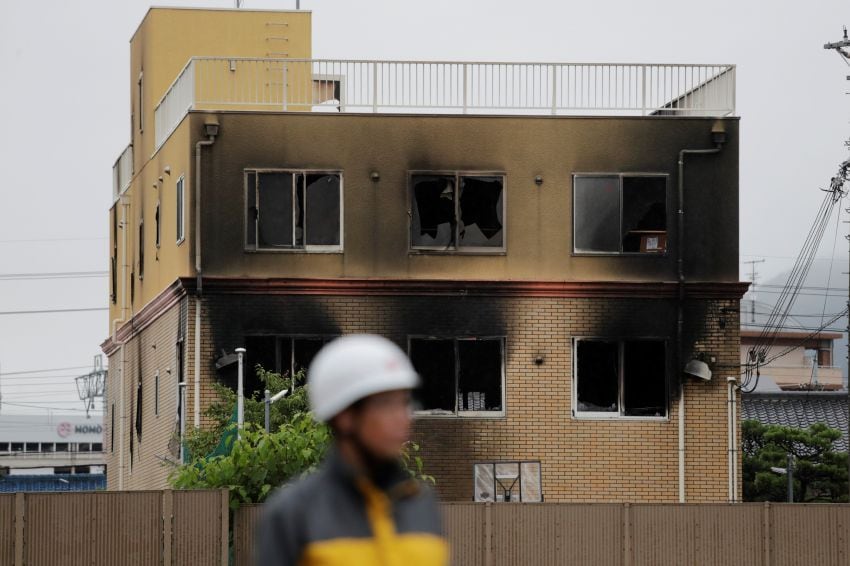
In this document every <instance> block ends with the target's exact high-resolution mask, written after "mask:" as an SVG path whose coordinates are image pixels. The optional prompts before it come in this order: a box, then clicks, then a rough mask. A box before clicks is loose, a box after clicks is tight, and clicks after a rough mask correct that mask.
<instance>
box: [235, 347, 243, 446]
mask: <svg viewBox="0 0 850 566" xmlns="http://www.w3.org/2000/svg"><path fill="white" fill-rule="evenodd" d="M236 355H237V357H238V362H239V364H238V367H239V369H238V370H237V371H238V374H237V375H238V377H237V380H236V428H237V430H238V431H239V432H238V436H239V437H240V438H241V437H242V427H243V426H244V424H245V375H244V373H245V372H244V367H243V366H244V361H245V348H236Z"/></svg>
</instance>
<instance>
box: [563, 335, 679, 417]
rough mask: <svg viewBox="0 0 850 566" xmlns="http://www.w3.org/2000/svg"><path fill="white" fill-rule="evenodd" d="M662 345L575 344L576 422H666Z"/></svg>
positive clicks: (642, 341)
mask: <svg viewBox="0 0 850 566" xmlns="http://www.w3.org/2000/svg"><path fill="white" fill-rule="evenodd" d="M666 350H667V347H666V343H665V341H664V340H657V339H637V340H608V339H595V338H594V339H578V340H576V341H575V348H574V353H575V356H574V357H575V366H574V374H573V375H574V380H573V390H574V392H575V393H574V413H575V414H576V415H577V416H606V417H618V416H619V417H666V416H667V401H668V399H667V391H668V389H667V353H666Z"/></svg>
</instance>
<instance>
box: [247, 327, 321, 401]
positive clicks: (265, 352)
mask: <svg viewBox="0 0 850 566" xmlns="http://www.w3.org/2000/svg"><path fill="white" fill-rule="evenodd" d="M334 338H336V336H324V335H310V336H274V335H266V336H246V337H245V376H244V387H245V395H247V396H254V395H255V394H256V395H259V396H262V395H263V391H264V389H265V385H264V384H263V382H262V380H261V379H260V375H259V372H257V366H258V365H259V366H261V367H262V368H263V369H264V370H266V371H272V372H275V373H279V374H280V375H281V376H283V377H284V378H288V379H289V380H290V383H291V387H292V388H294V387H299V386H301V385H304V383H305V382H306V379H307V377H306V375H307V369H308V368H309V366H310V363H311V362H312V361H313V358H315V357H316V354H318V353H319V350H321V349H322V347H323V346H324V345H325V344H327V343H328V342H329V341H331V340H333V339H334ZM296 377H297V378H298V379H295V378H296ZM292 381H294V383H292ZM272 393H276V391H272Z"/></svg>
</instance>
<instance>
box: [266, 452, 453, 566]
mask: <svg viewBox="0 0 850 566" xmlns="http://www.w3.org/2000/svg"><path fill="white" fill-rule="evenodd" d="M255 564H256V565H257V566H317V565H322V566H336V565H339V566H343V565H344V566H373V565H374V566H444V565H446V564H448V545H447V544H446V542H445V540H444V539H443V537H442V533H441V529H440V512H439V507H438V506H437V500H436V498H435V497H434V495H433V493H432V492H431V490H430V489H428V488H427V487H425V486H423V485H422V484H421V483H420V482H418V481H415V480H413V479H411V478H410V475H409V474H408V473H407V471H406V470H404V469H402V468H401V467H400V466H398V467H392V468H388V469H387V470H385V471H384V473H381V474H380V477H379V478H377V479H373V480H369V479H367V478H366V477H365V476H361V475H357V474H356V473H355V472H354V470H353V469H352V468H351V467H350V466H348V465H347V464H346V463H345V462H344V461H343V460H342V459H341V458H340V456H339V455H338V454H337V453H335V452H331V454H330V455H329V456H328V457H327V459H326V460H325V462H323V463H322V465H321V467H320V468H319V469H318V470H317V471H316V472H315V473H313V474H312V475H310V476H307V477H306V478H304V479H302V480H300V481H298V482H296V483H294V484H292V485H288V486H285V487H283V488H282V489H280V490H279V491H278V492H277V493H275V494H274V495H273V496H272V497H271V498H270V499H269V500H268V502H267V503H266V505H265V508H264V510H263V514H262V517H261V518H260V523H259V528H258V536H257V540H256V561H255Z"/></svg>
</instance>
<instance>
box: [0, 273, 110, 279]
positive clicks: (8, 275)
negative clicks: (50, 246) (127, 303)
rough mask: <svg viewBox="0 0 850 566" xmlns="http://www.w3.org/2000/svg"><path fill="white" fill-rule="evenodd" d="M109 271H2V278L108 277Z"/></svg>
mask: <svg viewBox="0 0 850 566" xmlns="http://www.w3.org/2000/svg"><path fill="white" fill-rule="evenodd" d="M108 275H109V272H108V271H57V272H55V273H0V280H4V281H6V280H8V281H19V280H33V279H85V278H89V277H106V276H108Z"/></svg>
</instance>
